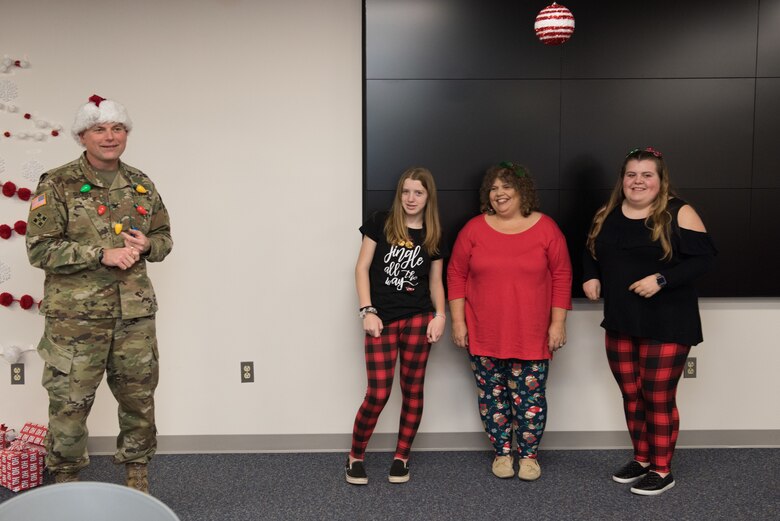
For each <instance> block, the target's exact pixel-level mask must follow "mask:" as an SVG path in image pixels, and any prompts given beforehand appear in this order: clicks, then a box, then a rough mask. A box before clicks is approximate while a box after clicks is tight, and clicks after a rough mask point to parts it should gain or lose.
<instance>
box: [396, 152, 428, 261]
mask: <svg viewBox="0 0 780 521" xmlns="http://www.w3.org/2000/svg"><path fill="white" fill-rule="evenodd" d="M407 179H411V180H412V181H420V183H421V184H422V185H423V188H425V190H426V191H427V192H428V200H427V201H426V203H425V213H424V214H423V224H424V225H425V238H424V239H423V244H422V246H423V248H425V251H426V252H428V255H435V254H437V253H439V242H440V241H441V223H440V222H439V200H438V197H437V196H436V183H435V182H434V181H433V174H431V171H430V170H428V169H427V168H422V167H412V168H410V169H408V170H407V171H406V172H404V173H403V174H402V175H401V178H400V179H399V180H398V186H397V187H396V189H395V198H394V199H393V206H391V207H390V213H389V214H388V215H387V220H386V221H385V238H386V239H387V243H388V244H398V243H401V242H404V243H405V242H409V241H410V238H409V232H408V228H407V226H406V213H404V207H403V204H402V203H401V195H402V194H403V188H404V181H406V180H407Z"/></svg>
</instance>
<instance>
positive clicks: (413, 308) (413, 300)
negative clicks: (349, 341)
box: [360, 212, 441, 324]
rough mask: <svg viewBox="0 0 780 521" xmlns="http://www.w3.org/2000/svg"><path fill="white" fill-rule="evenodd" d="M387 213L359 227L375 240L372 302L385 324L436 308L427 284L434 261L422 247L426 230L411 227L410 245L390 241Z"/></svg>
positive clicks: (371, 275)
mask: <svg viewBox="0 0 780 521" xmlns="http://www.w3.org/2000/svg"><path fill="white" fill-rule="evenodd" d="M385 219H387V213H386V212H382V213H375V214H373V215H371V216H370V217H369V218H368V220H367V221H366V222H365V223H363V226H361V227H360V233H362V234H363V235H365V236H366V237H368V238H369V239H371V240H373V241H375V242H376V251H375V252H374V258H373V259H372V260H371V267H370V268H369V270H368V277H369V281H370V283H371V304H372V305H373V306H374V307H375V308H376V309H377V311H379V318H381V319H382V322H384V323H385V324H387V323H390V322H393V321H394V320H399V319H402V318H406V317H409V316H411V315H416V314H418V313H425V312H429V311H434V308H433V303H432V302H431V292H430V288H429V286H428V281H429V276H428V275H429V273H430V270H431V261H434V260H438V259H440V258H441V255H440V254H437V255H434V256H433V257H431V256H429V255H428V253H427V252H426V251H425V248H423V246H422V243H423V240H424V238H425V229H424V228H423V229H422V230H414V229H412V228H409V229H408V230H409V237H410V238H411V244H408V245H398V244H388V243H387V239H386V238H385Z"/></svg>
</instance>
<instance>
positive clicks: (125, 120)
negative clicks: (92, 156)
mask: <svg viewBox="0 0 780 521" xmlns="http://www.w3.org/2000/svg"><path fill="white" fill-rule="evenodd" d="M101 123H121V124H122V125H124V126H125V128H126V129H127V131H128V132H130V130H132V128H133V122H132V121H131V120H130V116H128V115H127V110H126V109H125V107H124V106H123V105H122V104H121V103H118V102H116V101H113V100H110V99H105V98H101V97H100V96H98V95H97V94H93V95H92V96H90V97H89V101H88V102H87V103H85V104H84V105H82V106H81V108H80V109H79V111H78V112H76V119H75V120H74V121H73V127H71V129H70V133H71V134H72V135H73V139H75V140H76V142H77V143H79V144H81V139H79V135H80V134H81V133H82V132H84V131H85V130H87V129H89V128H92V127H94V126H95V125H99V124H101Z"/></svg>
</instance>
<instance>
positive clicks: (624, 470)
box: [612, 460, 650, 483]
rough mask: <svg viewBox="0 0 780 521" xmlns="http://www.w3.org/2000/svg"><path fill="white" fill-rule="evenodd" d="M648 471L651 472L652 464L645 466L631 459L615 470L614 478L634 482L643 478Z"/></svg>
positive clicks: (619, 481) (618, 480)
mask: <svg viewBox="0 0 780 521" xmlns="http://www.w3.org/2000/svg"><path fill="white" fill-rule="evenodd" d="M648 472H650V465H648V466H646V467H643V466H642V465H641V464H640V463H639V462H638V461H636V460H631V462H630V463H626V464H625V465H623V466H622V467H621V468H620V470H618V471H617V472H615V473H614V474H613V475H612V479H613V480H615V481H617V482H618V483H633V482H634V481H639V480H640V479H642V478H643V477H644V476H645V474H647V473H648Z"/></svg>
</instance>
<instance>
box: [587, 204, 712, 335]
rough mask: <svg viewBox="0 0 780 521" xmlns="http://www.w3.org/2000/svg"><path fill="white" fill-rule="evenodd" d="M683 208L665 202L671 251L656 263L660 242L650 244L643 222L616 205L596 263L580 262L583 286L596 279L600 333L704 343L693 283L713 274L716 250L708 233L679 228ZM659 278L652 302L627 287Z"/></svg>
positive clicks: (598, 243)
mask: <svg viewBox="0 0 780 521" xmlns="http://www.w3.org/2000/svg"><path fill="white" fill-rule="evenodd" d="M686 204H687V203H686V202H685V201H683V200H681V199H677V198H674V199H670V200H669V206H668V211H669V213H670V214H671V215H672V234H671V235H672V236H671V242H672V251H673V256H672V258H671V259H670V260H668V261H664V260H661V257H662V256H663V250H662V249H661V244H660V242H657V241H656V242H654V241H653V240H652V239H651V236H650V234H651V231H650V230H649V229H648V228H647V226H646V224H645V220H644V219H629V218H627V217H626V216H625V215H623V211H622V209H621V206H620V205H618V206H617V207H616V208H615V209H614V210H612V212H610V214H609V215H608V216H607V218H606V219H605V220H604V225H603V227H602V229H601V232H600V233H599V235H598V237H597V238H596V259H594V258H593V257H592V256H591V255H590V252H589V251H587V249H586V251H585V254H584V256H583V265H584V277H583V280H584V281H587V280H590V279H599V280H600V281H601V294H602V297H603V298H604V320H603V321H602V323H601V327H603V328H604V329H606V330H610V331H616V332H620V333H624V334H627V335H631V336H636V337H641V338H647V339H652V340H656V341H660V342H675V343H678V344H684V345H696V344H698V343H699V342H701V341H702V340H703V337H702V331H701V319H700V317H699V304H698V295H697V293H696V288H695V287H694V285H693V282H694V281H695V279H696V278H697V277H699V276H701V275H703V274H704V273H706V272H708V271H709V270H710V269H712V266H713V261H714V257H715V255H717V249H716V248H715V245H714V244H713V242H712V238H711V237H710V235H709V234H708V233H702V232H695V231H692V230H687V229H685V228H680V226H679V224H678V222H677V214H678V213H679V211H680V208H681V207H683V206H684V205H686ZM654 273H660V274H661V275H663V276H664V277H665V278H666V281H667V284H666V286H664V287H663V288H662V289H661V290H660V291H659V292H658V293H656V294H655V295H653V296H652V297H650V298H649V299H648V298H645V297H640V296H639V295H637V294H636V293H634V292H633V291H630V290H629V289H628V287H629V286H630V285H631V284H633V283H634V282H636V281H637V280H639V279H642V278H644V277H646V276H648V275H652V274H654Z"/></svg>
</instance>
